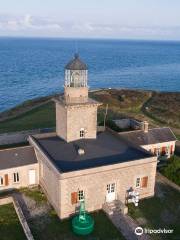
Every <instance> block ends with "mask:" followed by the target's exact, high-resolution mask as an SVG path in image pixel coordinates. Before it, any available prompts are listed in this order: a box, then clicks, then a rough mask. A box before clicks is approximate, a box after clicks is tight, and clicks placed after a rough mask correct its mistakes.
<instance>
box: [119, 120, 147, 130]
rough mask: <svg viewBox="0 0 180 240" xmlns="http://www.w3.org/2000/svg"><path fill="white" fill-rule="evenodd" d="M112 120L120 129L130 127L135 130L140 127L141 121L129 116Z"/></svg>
mask: <svg viewBox="0 0 180 240" xmlns="http://www.w3.org/2000/svg"><path fill="white" fill-rule="evenodd" d="M114 122H115V124H116V125H117V126H118V127H119V128H120V129H128V128H132V129H135V130H137V129H141V128H142V123H143V122H140V121H137V120H135V119H131V118H124V119H117V120H114Z"/></svg>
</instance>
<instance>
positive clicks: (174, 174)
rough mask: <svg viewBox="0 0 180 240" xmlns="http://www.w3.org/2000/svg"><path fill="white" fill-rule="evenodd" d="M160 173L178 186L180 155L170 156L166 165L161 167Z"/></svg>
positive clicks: (179, 179) (179, 180) (179, 183)
mask: <svg viewBox="0 0 180 240" xmlns="http://www.w3.org/2000/svg"><path fill="white" fill-rule="evenodd" d="M161 173H162V174H163V175H164V176H166V177H167V178H168V179H170V180H172V181H173V182H174V183H176V184H177V185H179V186H180V157H178V156H176V155H175V156H174V157H172V158H171V159H170V160H169V163H168V165H167V166H165V167H164V168H162V169H161Z"/></svg>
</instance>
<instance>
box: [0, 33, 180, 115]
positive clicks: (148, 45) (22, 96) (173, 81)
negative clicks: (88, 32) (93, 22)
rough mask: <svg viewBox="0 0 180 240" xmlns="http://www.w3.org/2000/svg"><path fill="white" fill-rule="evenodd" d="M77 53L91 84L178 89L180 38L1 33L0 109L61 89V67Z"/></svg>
mask: <svg viewBox="0 0 180 240" xmlns="http://www.w3.org/2000/svg"><path fill="white" fill-rule="evenodd" d="M75 52H78V53H79V55H80V57H81V58H82V60H83V61H84V62H86V63H87V65H88V68H89V82H88V84H89V86H90V89H99V88H130V89H145V90H155V91H166V92H167V91H168V92H180V42H175V41H174V42H173V41H135V40H134V41H132V40H104V39H93V40H92V39H91V40H90V39H48V38H47V39H46V38H5V37H3V38H0V112H2V111H5V110H7V109H10V108H12V107H14V106H16V105H18V104H21V103H22V102H23V101H25V100H28V99H33V98H37V97H41V96H46V95H50V94H54V93H58V92H62V90H63V83H64V66H65V65H66V63H67V62H68V61H69V60H70V59H72V57H73V55H74V53H75Z"/></svg>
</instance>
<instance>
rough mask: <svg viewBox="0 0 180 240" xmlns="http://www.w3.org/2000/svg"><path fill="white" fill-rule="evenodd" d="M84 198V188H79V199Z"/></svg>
mask: <svg viewBox="0 0 180 240" xmlns="http://www.w3.org/2000/svg"><path fill="white" fill-rule="evenodd" d="M83 200H84V190H78V201H79V202H80V201H83Z"/></svg>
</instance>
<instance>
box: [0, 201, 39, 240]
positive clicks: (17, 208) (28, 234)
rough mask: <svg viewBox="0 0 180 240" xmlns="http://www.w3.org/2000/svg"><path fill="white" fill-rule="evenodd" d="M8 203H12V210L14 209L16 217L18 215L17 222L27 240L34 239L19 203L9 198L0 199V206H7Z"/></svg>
mask: <svg viewBox="0 0 180 240" xmlns="http://www.w3.org/2000/svg"><path fill="white" fill-rule="evenodd" d="M9 203H13V205H14V209H15V211H16V213H17V215H18V218H19V221H20V223H21V225H22V228H23V230H24V233H25V235H26V237H27V239H28V240H34V237H33V235H32V233H31V230H30V228H29V226H28V224H27V221H26V218H25V216H24V214H23V212H22V209H21V207H20V205H19V202H18V201H17V200H16V199H15V198H13V197H11V196H9V197H4V198H1V199H0V205H5V204H9Z"/></svg>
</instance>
